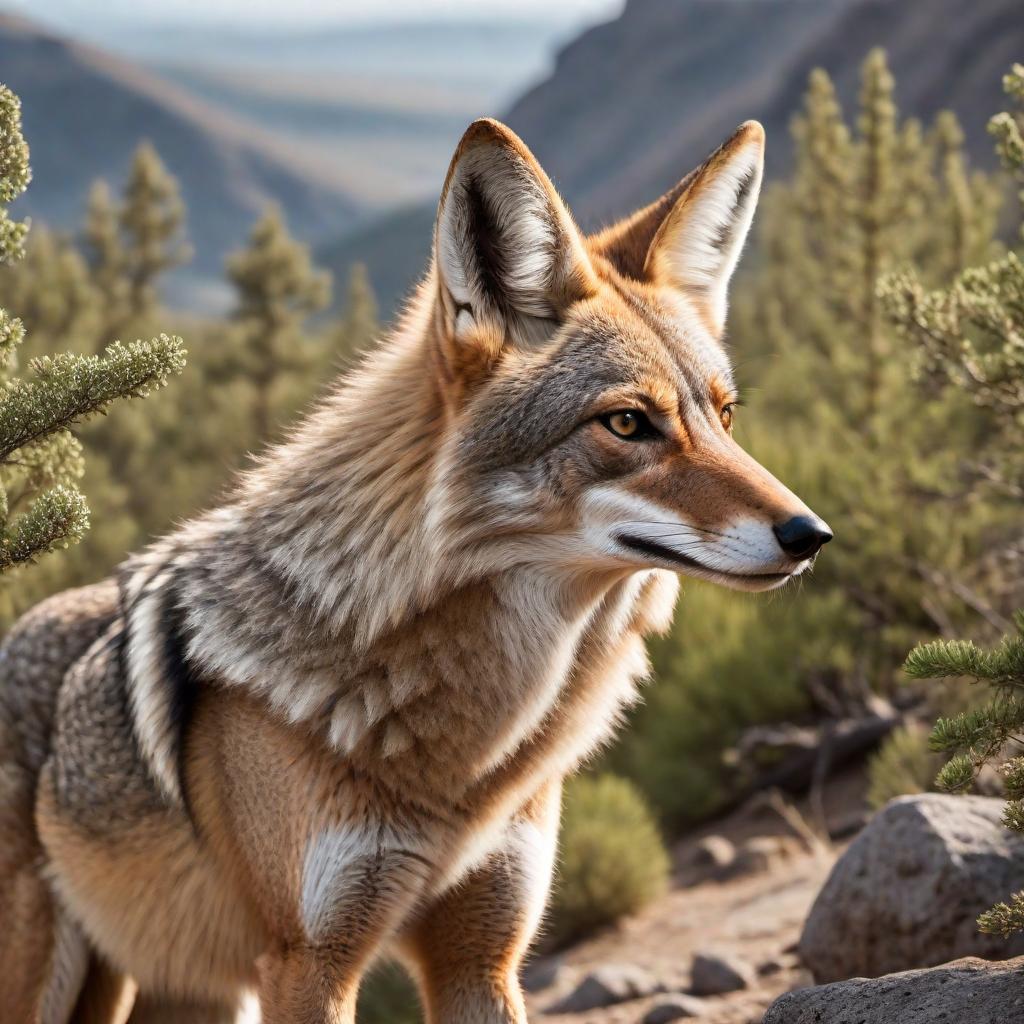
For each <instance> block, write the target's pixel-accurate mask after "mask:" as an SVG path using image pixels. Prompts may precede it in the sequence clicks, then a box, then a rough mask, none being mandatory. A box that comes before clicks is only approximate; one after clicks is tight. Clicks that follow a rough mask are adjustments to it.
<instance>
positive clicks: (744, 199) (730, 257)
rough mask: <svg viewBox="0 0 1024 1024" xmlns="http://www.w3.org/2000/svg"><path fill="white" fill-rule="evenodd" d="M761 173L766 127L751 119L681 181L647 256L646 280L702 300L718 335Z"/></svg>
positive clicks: (755, 202) (759, 187) (750, 219)
mask: <svg viewBox="0 0 1024 1024" xmlns="http://www.w3.org/2000/svg"><path fill="white" fill-rule="evenodd" d="M763 170H764V129H763V128H762V127H761V125H759V124H758V123H757V122H756V121H747V122H746V123H745V124H742V125H740V127H739V128H738V129H737V130H736V132H735V134H734V135H733V136H732V138H730V139H729V140H728V141H727V142H725V143H724V145H722V146H721V147H720V148H719V149H717V150H716V151H715V152H714V153H712V154H711V156H710V157H708V159H707V160H706V161H705V162H704V164H702V165H701V166H700V167H699V168H698V169H697V170H696V171H694V172H693V173H692V174H691V175H689V177H687V178H685V179H684V180H683V181H682V182H680V185H681V186H683V188H682V191H681V194H680V195H679V197H678V199H676V201H675V203H674V205H673V206H672V208H671V209H670V210H669V211H668V213H667V214H666V215H665V217H664V220H663V221H662V222H661V225H660V227H659V228H658V230H657V232H656V233H655V235H654V238H653V239H652V241H651V244H650V248H649V249H648V252H647V258H646V261H645V264H644V276H645V277H646V278H647V279H648V280H652V281H655V282H659V283H663V284H669V285H673V286H675V287H676V288H680V289H682V290H683V291H685V292H688V293H690V294H692V295H695V296H696V297H698V298H699V299H700V300H702V302H703V303H705V306H706V311H707V313H708V316H709V317H710V319H711V322H712V324H713V326H714V328H715V330H716V331H717V332H719V333H720V332H721V331H722V330H723V329H724V327H725V314H726V307H727V304H728V289H729V279H730V278H731V277H732V273H733V271H734V270H735V269H736V264H737V262H738V261H739V258H740V252H741V250H742V249H743V243H744V241H746V237H747V232H748V231H749V230H750V223H751V221H752V220H753V218H754V208H755V207H756V206H757V197H758V194H759V192H760V190H761V177H762V174H763Z"/></svg>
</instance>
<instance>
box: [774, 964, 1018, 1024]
mask: <svg viewBox="0 0 1024 1024" xmlns="http://www.w3.org/2000/svg"><path fill="white" fill-rule="evenodd" d="M1022 1016H1024V957H1019V958H1017V959H1016V960H1008V961H1006V962H1005V963H990V962H989V961H987V960H978V959H976V958H974V957H969V958H967V959H964V960H957V961H956V962H954V963H951V964H944V965H943V966H941V967H929V968H925V969H924V970H920V971H904V972H903V973H902V974H888V975H886V976H885V977H883V978H853V979H852V980H850V981H836V982H833V983H832V984H831V985H820V986H817V987H815V988H804V989H798V990H797V991H795V992H789V993H787V994H786V995H784V996H780V997H779V998H778V999H776V1000H775V1002H774V1003H772V1005H771V1006H769V1007H768V1012H767V1013H766V1014H765V1015H764V1021H763V1024H1009V1022H1010V1021H1018V1020H1021V1019H1022Z"/></svg>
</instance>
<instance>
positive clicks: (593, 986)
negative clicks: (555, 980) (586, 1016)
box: [545, 964, 665, 1013]
mask: <svg viewBox="0 0 1024 1024" xmlns="http://www.w3.org/2000/svg"><path fill="white" fill-rule="evenodd" d="M664 991H665V985H664V984H663V983H662V982H661V981H659V980H658V979H657V978H655V977H654V975H652V974H651V973H650V972H648V971H645V970H644V969H643V968H642V967H636V966H634V965H633V964H605V965H604V966H602V967H598V968H596V969H595V970H593V971H591V972H590V973H589V974H588V975H586V977H584V979H583V980H582V981H581V982H580V983H579V984H578V985H577V986H576V987H575V988H574V989H573V990H572V991H571V992H570V993H569V994H568V995H567V996H566V997H565V998H564V999H560V1000H559V1001H558V1002H557V1003H554V1004H553V1005H552V1006H549V1007H548V1008H547V1010H546V1011H545V1012H546V1013H583V1012H584V1011H586V1010H597V1009H599V1008H601V1007H602V1006H613V1005H614V1004H615V1003H624V1002H626V1001H627V1000H629V999H642V998H643V997H644V996H653V995H656V994H657V993H659V992H664Z"/></svg>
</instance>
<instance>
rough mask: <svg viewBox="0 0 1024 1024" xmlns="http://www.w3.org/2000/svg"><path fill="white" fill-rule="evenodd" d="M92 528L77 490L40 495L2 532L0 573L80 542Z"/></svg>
mask: <svg viewBox="0 0 1024 1024" xmlns="http://www.w3.org/2000/svg"><path fill="white" fill-rule="evenodd" d="M88 529H89V507H88V506H87V505H86V503H85V498H83V497H82V495H81V494H80V493H79V491H78V490H76V489H75V488H74V487H55V488H54V489H53V490H51V491H45V492H44V493H42V494H40V495H39V496H38V497H37V498H36V499H35V501H33V502H32V504H31V505H30V506H29V509H28V511H27V512H25V514H24V515H22V516H19V517H18V519H16V520H15V522H14V528H13V529H12V530H6V531H3V532H2V533H0V573H2V572H4V571H5V570H7V569H10V568H11V567H12V566H15V565H21V564H24V563H25V562H31V561H34V560H35V559H36V558H38V557H39V556H40V555H44V554H47V553H48V552H50V551H53V550H55V549H56V548H63V547H67V546H68V544H70V543H72V542H74V541H77V540H80V539H81V537H82V535H83V534H84V533H85V531H86V530H88Z"/></svg>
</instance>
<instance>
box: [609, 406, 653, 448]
mask: <svg viewBox="0 0 1024 1024" xmlns="http://www.w3.org/2000/svg"><path fill="white" fill-rule="evenodd" d="M601 422H602V423H603V424H604V425H605V426H606V427H607V428H608V429H609V430H610V431H611V432H612V433H613V434H614V435H615V436H616V437H621V438H624V439H626V440H627V441H638V440H639V439H640V438H641V437H650V436H651V434H653V433H654V427H652V426H651V421H650V420H649V419H648V418H647V417H646V416H645V415H644V414H643V413H642V412H640V411H639V410H638V409H620V410H618V411H617V412H610V413H607V414H605V415H604V416H602V417H601Z"/></svg>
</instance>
